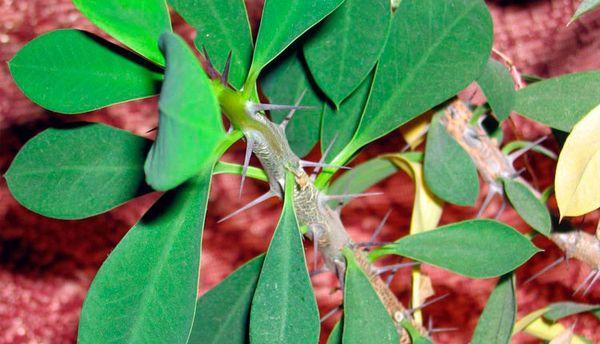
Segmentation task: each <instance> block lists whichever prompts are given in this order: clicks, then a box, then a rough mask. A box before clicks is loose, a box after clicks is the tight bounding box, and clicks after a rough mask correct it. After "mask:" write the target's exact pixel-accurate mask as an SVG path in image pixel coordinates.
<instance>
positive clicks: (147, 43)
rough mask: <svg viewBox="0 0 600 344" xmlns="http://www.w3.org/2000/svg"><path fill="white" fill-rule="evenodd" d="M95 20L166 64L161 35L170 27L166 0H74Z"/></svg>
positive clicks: (95, 22) (124, 40)
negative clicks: (160, 44)
mask: <svg viewBox="0 0 600 344" xmlns="http://www.w3.org/2000/svg"><path fill="white" fill-rule="evenodd" d="M73 3H74V4H75V6H76V7H77V9H79V11H81V13H83V14H84V15H85V16H86V17H87V18H88V19H89V20H90V21H91V22H92V23H94V24H96V25H97V26H98V27H99V28H101V29H102V30H104V31H105V32H106V33H108V34H109V35H111V36H113V37H114V38H116V39H117V40H118V41H120V42H122V43H123V44H125V45H126V46H128V47H129V48H131V49H132V50H133V51H135V52H137V53H139V54H140V55H142V56H145V57H146V58H147V59H149V60H150V61H153V62H155V63H157V64H159V65H164V63H165V59H164V57H163V55H162V53H161V52H160V50H159V49H158V38H159V37H160V35H161V34H162V33H163V32H167V31H171V30H172V29H171V19H170V17H169V10H168V9H167V3H166V2H165V0H73Z"/></svg>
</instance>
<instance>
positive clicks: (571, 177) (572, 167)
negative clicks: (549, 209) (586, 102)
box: [554, 105, 600, 217]
mask: <svg viewBox="0 0 600 344" xmlns="http://www.w3.org/2000/svg"><path fill="white" fill-rule="evenodd" d="M598 133H600V105H599V106H597V107H596V108H594V109H593V110H592V111H591V112H590V113H589V114H588V115H586V116H585V117H584V118H583V119H582V120H581V121H580V122H579V123H577V124H576V125H575V127H573V131H572V132H571V134H570V135H569V137H567V140H566V141H565V144H564V146H563V149H562V151H561V152H560V155H559V157H558V164H557V166H556V177H555V181H554V187H555V192H556V202H557V203H558V209H559V210H560V216H561V217H564V216H579V215H583V214H587V213H589V212H591V211H593V210H595V209H597V208H598V207H600V180H598V176H600V140H599V139H598Z"/></svg>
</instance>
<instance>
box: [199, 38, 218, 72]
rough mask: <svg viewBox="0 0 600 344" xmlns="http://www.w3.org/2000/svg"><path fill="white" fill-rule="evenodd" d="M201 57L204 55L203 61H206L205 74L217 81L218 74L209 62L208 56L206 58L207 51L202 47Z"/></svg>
mask: <svg viewBox="0 0 600 344" xmlns="http://www.w3.org/2000/svg"><path fill="white" fill-rule="evenodd" d="M202 55H204V59H205V60H206V65H207V66H206V68H207V69H208V70H207V71H206V72H207V73H208V76H209V77H210V78H211V79H217V78H218V77H219V72H218V71H217V69H216V68H215V66H214V65H213V63H212V61H211V60H210V56H208V51H206V46H204V45H202Z"/></svg>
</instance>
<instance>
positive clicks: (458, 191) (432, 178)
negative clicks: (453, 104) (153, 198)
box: [423, 112, 479, 206]
mask: <svg viewBox="0 0 600 344" xmlns="http://www.w3.org/2000/svg"><path fill="white" fill-rule="evenodd" d="M442 116H443V112H439V113H437V114H436V115H435V116H433V119H432V120H431V125H430V126H429V132H428V133H427V143H426V146H425V162H424V164H423V169H424V172H425V182H426V183H427V186H429V189H430V190H431V191H432V192H433V193H434V194H435V195H436V196H438V197H440V198H441V199H443V200H445V201H448V202H450V203H454V204H458V205H462V206H472V205H474V204H475V201H476V200H477V194H479V177H478V175H477V168H476V167H475V164H474V163H473V160H471V157H470V156H469V154H467V152H465V150H464V149H463V148H462V147H461V146H460V145H459V144H458V142H456V141H455V140H454V138H452V136H450V134H448V132H447V131H446V128H445V127H444V125H443V124H442V123H441V121H440V120H441V118H442Z"/></svg>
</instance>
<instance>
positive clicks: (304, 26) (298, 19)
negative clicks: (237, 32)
mask: <svg viewBox="0 0 600 344" xmlns="http://www.w3.org/2000/svg"><path fill="white" fill-rule="evenodd" d="M343 1H344V0H320V1H317V0H266V1H265V5H264V8H263V12H262V19H261V21H260V27H259V29H258V37H257V38H256V48H255V49H254V57H253V58H252V67H251V71H252V72H251V74H256V75H258V73H259V72H260V71H261V70H262V69H263V67H264V66H266V65H267V64H268V63H269V62H271V61H273V59H275V58H276V57H277V55H279V54H280V53H281V52H283V51H284V50H285V49H286V48H287V47H288V46H289V45H290V44H292V43H293V42H294V41H295V40H296V39H297V38H298V37H300V36H302V34H304V33H305V32H306V31H308V30H309V29H310V28H311V27H313V26H314V25H315V24H317V23H318V22H320V21H321V20H323V18H325V17H326V16H327V15H329V14H330V13H331V12H333V11H334V10H335V9H336V8H337V7H338V6H339V5H340V4H341V3H342V2H343ZM254 77H255V76H254Z"/></svg>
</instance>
